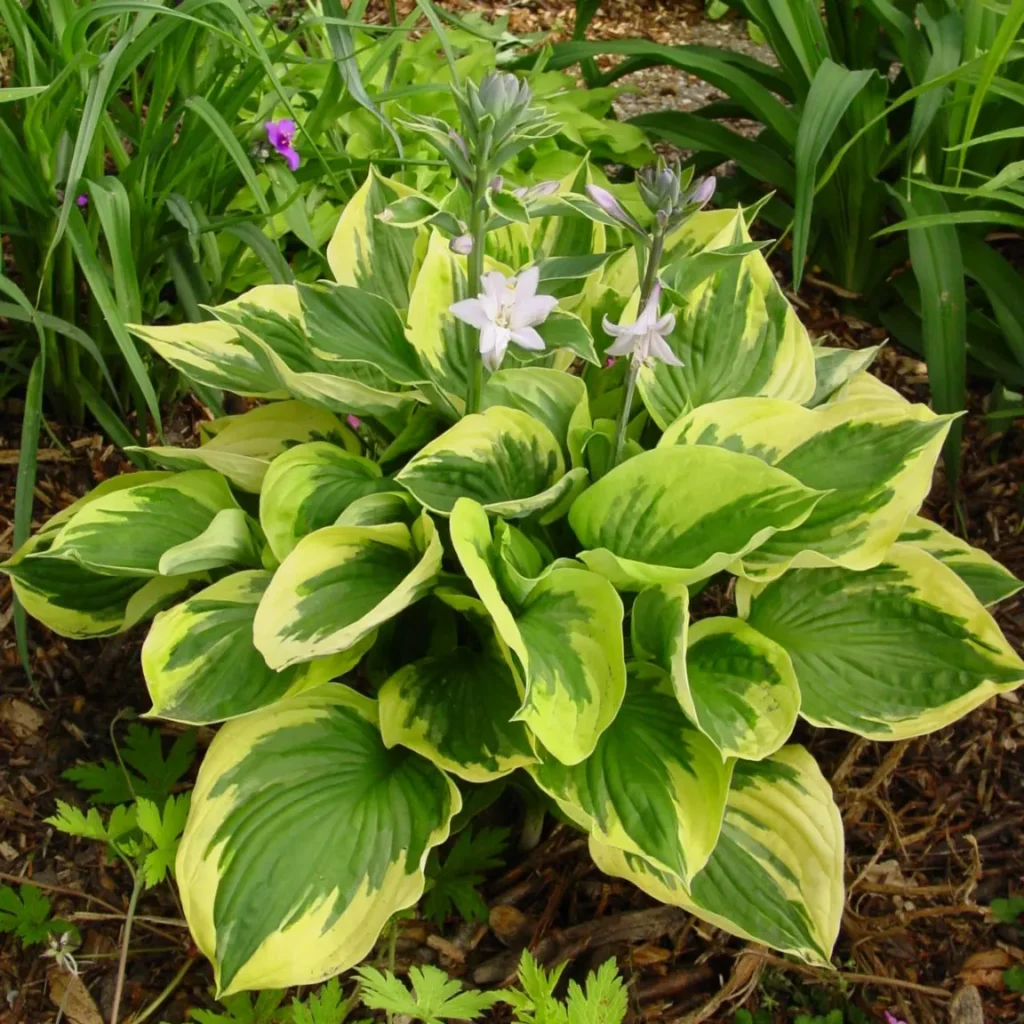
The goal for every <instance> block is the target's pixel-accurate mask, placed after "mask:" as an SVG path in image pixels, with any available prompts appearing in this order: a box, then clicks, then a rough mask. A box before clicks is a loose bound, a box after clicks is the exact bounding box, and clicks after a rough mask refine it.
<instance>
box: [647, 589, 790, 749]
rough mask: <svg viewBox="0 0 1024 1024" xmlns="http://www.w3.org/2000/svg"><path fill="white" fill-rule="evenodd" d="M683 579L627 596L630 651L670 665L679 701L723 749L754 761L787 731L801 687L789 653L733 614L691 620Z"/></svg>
mask: <svg viewBox="0 0 1024 1024" xmlns="http://www.w3.org/2000/svg"><path fill="white" fill-rule="evenodd" d="M687 605H688V595H687V592H686V587H684V586H681V585H676V586H662V587H649V588H648V589H647V590H644V591H642V592H641V593H640V594H639V595H638V596H637V599H636V601H635V602H634V603H633V615H632V622H631V626H632V634H633V651H634V653H635V654H637V655H638V656H640V657H644V658H649V659H651V660H653V661H654V662H655V663H656V664H657V665H659V666H660V667H661V668H662V669H663V670H665V671H666V672H667V673H669V676H670V678H671V680H672V685H673V687H674V689H675V693H676V697H677V698H678V700H679V704H680V706H681V707H682V709H683V710H684V711H685V712H686V714H687V716H688V717H689V718H690V721H692V722H693V723H694V725H696V726H697V728H699V729H700V730H701V732H703V733H704V735H705V736H707V737H708V739H710V740H711V742H712V743H713V744H714V745H715V746H716V747H717V748H718V750H719V751H721V754H722V756H723V757H742V758H745V759H747V760H750V761H759V760H761V759H762V758H765V757H767V756H769V755H770V754H773V753H775V751H776V750H778V749H779V747H781V746H782V745H783V744H784V743H785V742H786V740H788V739H789V737H790V735H791V733H792V732H793V726H794V725H795V724H796V718H797V712H798V710H799V707H800V687H799V686H798V684H797V680H796V674H795V673H794V671H793V665H792V663H791V662H790V660H789V655H788V654H786V652H785V651H784V650H783V649H782V648H781V647H780V646H779V645H778V644H776V643H774V642H773V641H771V640H769V639H768V638H767V637H765V636H762V635H761V634H760V633H758V632H757V630H755V629H753V628H751V627H750V626H749V625H748V624H747V623H745V622H742V621H740V620H739V619H734V618H728V617H724V616H723V617H716V618H708V619H701V620H700V621H699V622H697V623H695V624H693V625H689V623H688V620H689V615H688V610H687Z"/></svg>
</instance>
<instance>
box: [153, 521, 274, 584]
mask: <svg viewBox="0 0 1024 1024" xmlns="http://www.w3.org/2000/svg"><path fill="white" fill-rule="evenodd" d="M262 550H263V535H262V532H261V530H260V528H259V525H258V524H257V523H256V521H255V520H254V519H251V518H250V517H249V516H248V515H247V514H246V513H245V512H243V511H242V510H241V509H240V508H225V509H221V511H220V512H218V513H217V514H216V515H215V516H214V517H213V519H212V520H211V522H210V525H209V526H208V527H207V528H206V529H205V530H204V531H203V532H202V533H201V534H199V536H198V537H194V538H193V539H192V540H187V541H185V542H184V543H183V544H176V545H175V546H174V547H173V548H168V549H167V550H166V551H165V552H164V553H163V554H162V555H161V556H160V564H159V570H160V575H161V576H183V575H186V574H191V573H200V572H206V571H207V570H209V569H223V568H224V567H225V566H229V565H230V566H234V567H235V568H258V567H259V566H261V565H262V564H263V560H262V557H261V552H262Z"/></svg>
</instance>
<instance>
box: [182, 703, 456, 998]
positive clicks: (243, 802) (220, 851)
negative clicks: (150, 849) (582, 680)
mask: <svg viewBox="0 0 1024 1024" xmlns="http://www.w3.org/2000/svg"><path fill="white" fill-rule="evenodd" d="M460 805H461V800H460V797H459V792H458V789H457V788H456V787H455V785H454V784H453V783H452V782H451V781H450V780H449V779H448V778H447V777H446V776H445V775H444V773H443V772H441V771H439V770H438V769H437V768H435V767H434V766H433V765H432V764H430V762H429V761H425V760H424V759H423V758H421V757H419V756H418V755H417V754H414V753H412V752H411V751H408V750H406V749H404V748H402V747H396V748H394V749H393V750H388V749H387V748H386V747H385V746H384V743H383V742H382V740H381V736H380V732H379V730H378V726H377V706H376V703H375V702H374V701H371V700H368V699H367V698H366V697H362V696H360V695H359V694H357V693H356V692H355V691H353V690H350V689H348V687H344V686H325V687H321V688H318V689H316V690H313V691H310V692H309V693H306V694H302V695H300V696H298V697H294V698H291V699H290V700H287V701H284V702H281V703H278V704H275V705H273V706H272V707H269V708H266V709H265V710H263V711H259V712H256V713H254V714H251V715H246V716H244V717H243V718H239V719H236V720H235V721H233V722H229V723H228V724H227V725H226V726H224V728H223V729H221V730H220V732H218V733H217V735H216V737H215V738H214V741H213V743H212V744H211V746H210V749H209V751H208V752H207V755H206V758H205V759H204V761H203V766H202V769H201V770H200V772H199V778H198V779H197V780H196V787H195V790H194V792H193V794H192V808H191V811H190V812H189V817H188V824H187V825H186V826H185V834H184V836H183V837H182V840H181V846H180V847H179V849H178V857H177V870H176V874H177V879H178V885H179V888H180V891H181V902H182V906H183V908H184V910H185V917H186V919H187V920H188V923H189V928H190V929H191V931H192V935H193V937H194V939H195V942H196V945H197V946H198V947H199V948H200V949H201V950H202V951H203V952H204V953H205V954H206V955H207V956H208V957H210V959H211V960H212V961H213V965H214V977H215V979H216V982H217V990H218V995H219V996H221V997H223V996H225V995H229V994H231V993H233V992H239V991H242V990H245V989H253V988H256V989H265V988H278V987H280V988H284V987H287V986H290V985H313V984H316V983H317V982H320V981H322V980H324V979H325V978H328V977H333V976H334V975H335V974H337V973H338V972H340V971H344V970H346V969H348V968H349V967H352V966H353V965H355V964H357V963H359V961H360V960H362V959H363V958H364V957H365V956H366V955H367V954H368V953H369V952H370V950H371V948H372V947H373V945H374V943H375V942H376V941H377V936H378V934H379V933H380V930H381V929H382V928H383V927H384V925H385V924H386V923H387V921H388V920H389V918H390V917H391V915H392V914H394V913H395V912H396V911H398V910H401V909H403V908H404V907H408V906H411V905H412V904H413V903H415V902H416V900H418V899H419V898H420V896H421V895H422V893H423V886H424V873H423V868H424V864H425V862H426V858H427V855H428V854H429V852H430V850H431V849H432V848H433V847H435V846H437V845H438V844H439V843H442V842H443V841H444V840H445V839H446V838H447V836H448V831H449V827H450V822H451V819H452V817H453V816H454V815H455V814H456V813H457V812H458V810H459V807H460ZM239 922H244V925H245V926H244V927H239Z"/></svg>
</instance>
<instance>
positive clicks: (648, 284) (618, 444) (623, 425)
mask: <svg viewBox="0 0 1024 1024" xmlns="http://www.w3.org/2000/svg"><path fill="white" fill-rule="evenodd" d="M664 248H665V236H664V235H663V234H662V233H661V232H660V231H659V232H658V233H657V234H655V235H654V237H653V238H652V239H651V248H650V252H649V253H648V255H647V270H646V271H645V272H644V280H643V284H642V286H641V288H640V308H639V310H638V311H637V316H639V315H640V313H642V312H643V309H644V306H646V305H647V300H648V299H649V298H650V297H651V292H652V291H653V290H654V283H655V282H656V281H657V280H658V269H659V267H660V265H661V254H662V252H663V250H664ZM639 375H640V362H639V361H638V360H637V358H636V356H635V354H634V355H633V356H632V357H631V358H630V363H629V372H628V374H627V375H626V393H625V395H623V398H622V408H621V409H620V410H619V418H618V421H617V422H616V424H615V447H614V449H613V452H612V468H613V469H614V468H615V467H616V466H617V465H618V464H619V463H620V462H621V461H622V453H623V451H624V449H625V447H626V429H627V428H628V427H629V413H630V411H631V410H632V408H633V395H634V394H635V393H636V379H637V377H638V376H639Z"/></svg>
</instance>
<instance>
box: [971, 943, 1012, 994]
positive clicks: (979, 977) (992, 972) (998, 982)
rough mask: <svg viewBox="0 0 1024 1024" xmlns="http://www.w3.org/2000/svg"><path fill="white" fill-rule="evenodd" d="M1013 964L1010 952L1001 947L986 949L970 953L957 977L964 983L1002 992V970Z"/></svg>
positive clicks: (1003, 984)
mask: <svg viewBox="0 0 1024 1024" xmlns="http://www.w3.org/2000/svg"><path fill="white" fill-rule="evenodd" d="M1012 965H1013V960H1012V959H1011V957H1010V954H1009V953H1007V952H1006V950H1003V949H986V950H982V951H981V952H980V953H972V954H971V955H970V956H969V957H968V958H967V959H966V960H965V961H964V965H963V967H962V968H961V969H960V973H959V974H958V975H957V977H958V978H959V979H960V980H961V981H962V982H963V983H964V984H965V985H976V986H977V987H978V988H988V989H992V990H993V991H995V992H1002V991H1004V990H1005V988H1006V983H1005V982H1004V981H1003V971H1005V970H1006V969H1007V968H1008V967H1011V966H1012Z"/></svg>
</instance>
